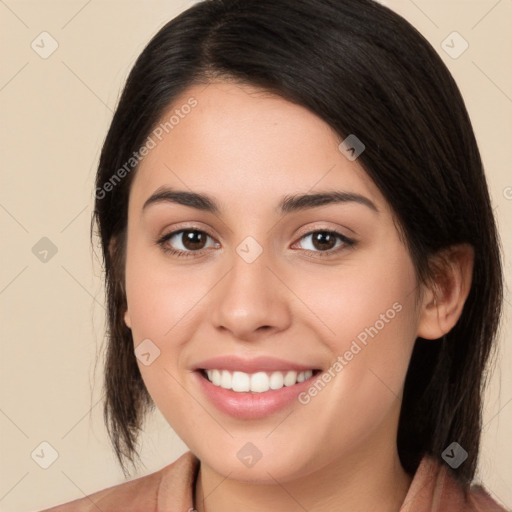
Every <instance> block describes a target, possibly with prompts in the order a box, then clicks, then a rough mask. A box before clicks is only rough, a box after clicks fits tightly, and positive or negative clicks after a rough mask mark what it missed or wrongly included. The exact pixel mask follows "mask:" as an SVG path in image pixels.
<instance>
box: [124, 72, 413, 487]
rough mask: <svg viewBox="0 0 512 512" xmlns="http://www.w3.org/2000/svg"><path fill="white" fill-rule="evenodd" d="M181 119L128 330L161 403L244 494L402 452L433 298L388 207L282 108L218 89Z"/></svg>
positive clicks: (150, 208) (153, 154) (329, 134)
mask: <svg viewBox="0 0 512 512" xmlns="http://www.w3.org/2000/svg"><path fill="white" fill-rule="evenodd" d="M185 105H193V106H192V107H191V108H185V107H184V106H185ZM176 110H178V113H176ZM173 114H175V119H174V121H173V122H172V125H169V124H168V125H167V130H162V129H160V130H159V131H158V132H153V134H155V133H158V137H157V136H154V135H153V136H152V138H153V141H154V142H155V143H156V144H153V143H151V144H149V145H148V147H149V146H153V145H154V147H153V148H152V149H150V150H149V153H148V154H147V155H146V156H145V158H144V159H143V161H142V163H141V165H140V167H139V169H138V170H137V174H136V175H135V176H134V180H133V183H132V186H131V191H130V199H129V212H128V227H127V230H128V231H127V232H128V237H127V248H126V251H127V252H126V293H127V304H128V309H127V311H126V314H125V321H126V323H127V325H128V326H129V327H130V328H131V330H132V335H133V341H134V348H135V350H136V353H137V354H138V359H137V362H138V365H139V367H140V371H141V373H142V377H143V379H144V382H145V384H146V386H147V389H148V391H149V393H150V394H151V396H152V398H153V400H154V401H155V403H156V405H157V407H158V408H159V410H160V411H161V412H162V414H163V415H164V417H165V418H166V419H167V421H168V422H169V424H170V425H171V427H172V428H173V429H174V430H175V431H176V433H177V434H178V435H179V436H180V437H181V438H182V439H183V441H184V442H185V443H186V444H187V446H188V447H189V448H190V449H191V450H192V452H194V453H195V454H196V455H197V456H198V457H199V459H200V460H201V461H202V464H205V465H207V466H208V467H210V468H212V469H213V470H215V471H217V472H219V473H222V474H224V475H227V474H228V473H231V477H232V478H235V479H239V480H242V481H252V482H273V478H275V479H277V480H278V481H281V482H284V481H287V480H290V479H292V478H298V477H301V476H305V475H307V474H309V473H310V472H312V471H315V470H318V469H320V468H325V467H329V466H331V467H334V465H335V464H337V463H338V462H339V461H341V460H343V461H345V462H347V461H351V463H353V464H358V463H359V464H361V463H363V462H362V461H364V460H370V459H371V457H373V456H375V454H376V453H384V452H385V451H386V450H387V451H389V450H396V446H395V445H396V430H397V425H398V416H399V412H400V404H401V392H402V388H403V383H404V379H405V375H406V370H407V366H408V363H409V358H410V355H411V351H412V348H413V344H414V341H415V338H416V336H417V334H418V323H419V314H418V311H417V307H416V299H417V292H418V285H417V280H416V274H415V271H414V267H413V264H412V261H411V258H410V255H409V253H408V251H407V249H406V247H405V246H404V245H403V243H402V242H401V241H400V238H399V234H398V232H397V228H396V226H395V224H394V222H393V217H392V213H391V210H390V208H389V205H388V204H387V203H386V201H385V199H384V197H383V196H382V195H381V193H380V192H379V190H378V189H377V187H376V186H375V184H374V183H373V182H372V181H371V180H370V178H369V177H368V175H367V174H366V173H365V171H364V170H363V168H362V167H361V165H360V164H359V163H358V160H357V159H356V160H349V159H348V158H347V157H346V154H345V153H344V152H342V151H340V149H339V147H338V146H339V144H340V142H341V139H340V138H339V137H338V136H337V135H336V134H335V133H334V132H333V131H332V130H331V129H330V127H329V126H328V125H327V124H326V123H325V122H324V121H322V120H321V119H320V118H318V117H317V116H316V115H314V114H313V113H311V112H310V111H308V110H307V109H305V108H303V107H300V106H297V105H295V104H292V103H290V102H288V101H286V100H284V99H282V98H280V97H277V96H273V95H270V94H269V93H263V92H262V91H259V90H258V89H256V88H253V87H250V86H247V85H237V84H233V83H227V82H218V83H212V84H210V85H209V86H208V87H206V88H205V86H204V85H203V86H193V87H191V88H189V90H187V91H186V92H185V93H184V94H183V95H182V96H181V97H180V98H178V99H177V100H176V101H175V103H174V104H173V105H172V108H170V109H169V110H168V111H167V112H166V113H165V115H164V116H163V118H162V119H163V122H166V121H168V120H169V119H170V118H171V116H172V115H173ZM178 119H179V120H178ZM177 120H178V121H177ZM166 131H167V133H166ZM161 132H163V133H161ZM360 135H361V138H363V137H364V134H360ZM160 139H161V140H160ZM179 192H184V193H187V194H188V195H185V194H181V195H180V194H179ZM335 193H337V194H338V195H337V196H336V197H335V198H333V197H331V198H330V199H326V197H327V196H324V199H323V201H320V200H318V198H317V200H316V202H315V200H314V198H310V200H309V201H308V199H307V197H306V198H303V199H301V200H298V198H299V197H300V196H303V195H305V196H313V195H316V194H335ZM173 194H174V195H173ZM195 194H199V195H201V196H207V198H206V199H205V198H204V197H198V196H196V195H195ZM336 198H337V199H336ZM210 380H213V382H211V381H210ZM229 388H231V389H229ZM233 388H234V389H233ZM269 474H271V475H272V477H271V476H269Z"/></svg>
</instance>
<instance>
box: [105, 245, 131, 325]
mask: <svg viewBox="0 0 512 512" xmlns="http://www.w3.org/2000/svg"><path fill="white" fill-rule="evenodd" d="M118 243H119V240H118V239H117V238H116V237H115V236H114V237H112V238H111V239H110V242H109V244H108V252H109V254H110V262H111V265H112V268H113V269H114V274H115V275H116V274H118V271H117V268H116V266H117V265H119V260H120V258H119V254H118V252H117V251H118V248H117V244H118ZM116 279H120V278H119V276H118V275H116ZM120 286H121V288H122V290H123V294H124V296H125V297H126V291H125V287H124V283H120ZM124 323H125V324H126V326H127V327H128V328H129V329H131V328H132V321H131V318H130V314H129V312H128V307H126V311H125V312H124Z"/></svg>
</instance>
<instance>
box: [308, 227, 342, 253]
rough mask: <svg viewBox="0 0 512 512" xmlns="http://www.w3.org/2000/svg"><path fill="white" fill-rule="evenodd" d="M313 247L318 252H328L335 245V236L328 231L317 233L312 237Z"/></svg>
mask: <svg viewBox="0 0 512 512" xmlns="http://www.w3.org/2000/svg"><path fill="white" fill-rule="evenodd" d="M312 241H313V246H314V247H315V248H316V249H318V250H329V249H332V248H333V247H334V246H335V245H336V236H335V235H333V234H332V233H329V232H328V231H317V232H316V233H315V234H313V235H312Z"/></svg>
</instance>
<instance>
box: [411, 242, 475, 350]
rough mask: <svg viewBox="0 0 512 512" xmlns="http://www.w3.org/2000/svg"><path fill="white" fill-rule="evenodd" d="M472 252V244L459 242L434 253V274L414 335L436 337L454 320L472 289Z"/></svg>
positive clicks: (425, 295)
mask: <svg viewBox="0 0 512 512" xmlns="http://www.w3.org/2000/svg"><path fill="white" fill-rule="evenodd" d="M474 254H475V253H474V250H473V247H472V246H471V245H469V244H459V245H454V246H451V247H449V248H447V249H443V250H442V251H440V252H439V253H438V254H436V255H435V256H434V261H433V262H432V263H433V268H434V269H435V275H434V277H433V281H432V284H431V285H430V286H429V287H428V288H427V289H426V290H424V294H423V297H422V304H421V311H420V314H419V320H418V333H417V336H419V337H421V338H425V339H431V340H434V339H438V338H441V337H442V336H444V335H445V334H446V333H448V332H449V331H450V330H451V329H452V328H453V326H454V325H455V324H456V323H457V321H458V320H459V318H460V315H461V314H462V309H463V307H464V303H465V302H466V299H467V296H468V295H469V291H470V289H471V282H472V278H473V265H474Z"/></svg>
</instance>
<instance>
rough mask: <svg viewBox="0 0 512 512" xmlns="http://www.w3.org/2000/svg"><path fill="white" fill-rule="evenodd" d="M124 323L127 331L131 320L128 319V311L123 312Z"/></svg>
mask: <svg viewBox="0 0 512 512" xmlns="http://www.w3.org/2000/svg"><path fill="white" fill-rule="evenodd" d="M124 323H125V324H126V327H128V329H131V328H132V320H131V318H130V313H128V310H126V311H125V312H124Z"/></svg>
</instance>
